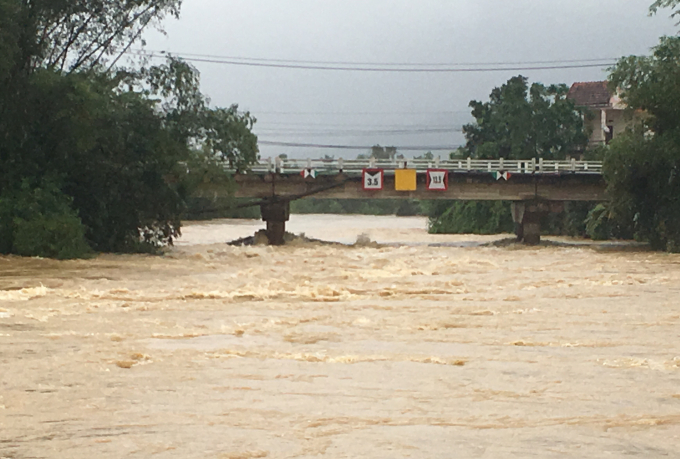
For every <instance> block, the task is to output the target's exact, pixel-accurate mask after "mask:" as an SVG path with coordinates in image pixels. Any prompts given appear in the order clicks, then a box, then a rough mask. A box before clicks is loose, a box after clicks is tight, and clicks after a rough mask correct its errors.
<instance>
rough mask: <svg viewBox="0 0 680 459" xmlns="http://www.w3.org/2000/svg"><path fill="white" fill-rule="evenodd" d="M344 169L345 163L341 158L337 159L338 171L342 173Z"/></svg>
mask: <svg viewBox="0 0 680 459" xmlns="http://www.w3.org/2000/svg"><path fill="white" fill-rule="evenodd" d="M344 169H345V161H344V160H343V159H342V158H338V170H339V171H340V172H342V171H343V170H344Z"/></svg>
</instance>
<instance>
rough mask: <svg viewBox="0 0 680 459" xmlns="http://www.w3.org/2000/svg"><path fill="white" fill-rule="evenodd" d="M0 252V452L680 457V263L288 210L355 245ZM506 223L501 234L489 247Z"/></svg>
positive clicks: (302, 227)
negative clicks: (363, 238)
mask: <svg viewBox="0 0 680 459" xmlns="http://www.w3.org/2000/svg"><path fill="white" fill-rule="evenodd" d="M259 228H262V223H260V222H240V223H238V222H229V221H215V222H207V223H197V224H190V225H188V226H187V227H186V228H185V230H184V233H185V236H184V237H183V239H182V240H181V241H180V242H179V244H178V245H177V246H176V247H175V248H174V249H172V250H170V251H169V252H168V253H167V254H166V255H164V256H161V257H154V256H141V255H139V256H138V255H135V256H131V255H102V256H99V257H97V258H96V259H92V260H80V261H65V262H59V261H53V260H42V259H21V258H16V257H0V458H5V459H6V458H11V459H24V458H69V459H79V458H82V459H85V458H87V459H91V458H123V457H129V458H182V459H187V458H223V459H251V458H322V457H323V458H341V457H343V458H405V457H410V458H447V459H448V458H454V457H455V458H478V457H479V458H526V457H536V458H565V457H569V458H601V457H602V458H618V457H624V456H637V457H642V458H657V457H680V456H679V455H680V339H679V338H680V336H679V331H680V256H678V255H668V254H661V253H652V252H647V251H645V250H643V249H640V248H638V247H634V246H626V245H612V244H593V243H588V242H586V241H564V240H563V242H566V243H565V244H563V245H544V246H540V247H534V248H529V247H521V246H515V245H508V246H498V247H496V246H488V245H485V246H481V245H479V244H478V243H481V242H488V241H491V240H495V239H499V237H491V238H490V237H479V236H431V235H428V234H427V232H426V230H425V220H424V219H421V218H396V217H359V216H357V217H342V216H328V215H326V216H293V220H292V221H291V222H290V224H289V228H290V229H291V230H292V231H296V232H300V231H304V232H306V234H307V236H309V237H314V238H319V239H325V240H336V241H340V242H353V241H354V240H356V239H357V235H358V234H360V233H366V234H368V235H369V236H370V237H371V239H373V240H375V241H377V242H382V243H386V244H387V245H383V246H380V247H375V246H373V245H356V246H343V245H322V244H316V243H299V244H293V245H291V246H285V247H278V248H271V247H262V246H252V247H231V246H228V245H226V244H225V242H226V241H229V240H232V239H237V238H239V237H243V236H247V235H252V234H253V233H254V232H255V230H256V229H259ZM503 237H508V236H501V237H500V239H502V238H503Z"/></svg>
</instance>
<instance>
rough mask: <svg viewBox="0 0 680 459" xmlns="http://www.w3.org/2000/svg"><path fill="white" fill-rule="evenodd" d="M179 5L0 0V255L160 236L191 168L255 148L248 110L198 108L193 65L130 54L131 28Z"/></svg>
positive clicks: (243, 159)
mask: <svg viewBox="0 0 680 459" xmlns="http://www.w3.org/2000/svg"><path fill="white" fill-rule="evenodd" d="M180 5H181V1H180V0H139V1H135V2H128V1H122V0H113V1H112V0H107V1H103V0H68V1H66V0H58V1H55V0H50V1H32V2H26V1H21V0H0V32H2V33H0V139H2V141H0V253H4V254H7V253H16V254H20V255H28V256H35V255H39V256H48V257H56V258H71V257H78V256H83V255H84V254H86V253H88V252H90V251H139V250H144V251H145V250H151V249H153V248H154V247H157V246H160V245H164V244H168V243H172V240H173V239H174V238H175V237H177V236H178V235H179V233H180V225H181V222H180V218H181V215H182V212H183V211H184V207H185V198H186V197H187V196H188V195H189V194H190V193H191V189H192V184H193V183H195V182H196V173H195V171H202V173H201V174H199V175H201V180H202V179H204V178H205V177H204V176H205V175H206V174H209V172H210V170H211V167H212V165H211V162H213V161H215V160H216V159H217V158H219V160H220V161H228V162H229V163H231V164H233V165H235V166H237V167H244V166H246V165H247V164H248V163H249V162H251V161H253V160H255V159H256V157H257V151H258V150H257V138H256V137H255V136H254V135H253V134H252V132H251V128H252V126H253V123H254V121H255V120H254V119H253V118H252V117H251V116H250V115H249V114H247V113H245V114H244V113H240V112H239V111H238V109H237V107H236V106H232V107H229V108H213V107H210V105H209V101H208V100H207V98H206V97H205V96H203V94H201V92H200V90H199V75H198V72H197V71H196V69H194V68H193V67H191V66H190V65H188V64H187V63H185V62H182V61H180V60H177V59H173V58H169V59H168V61H167V62H166V63H164V64H162V65H154V66H148V65H142V64H143V62H142V63H140V64H139V65H137V66H134V65H132V64H131V60H130V58H129V54H127V51H128V50H129V49H130V47H131V46H132V45H133V44H135V43H137V42H139V41H140V40H139V38H140V36H141V34H142V32H143V31H144V30H145V29H146V28H148V27H150V26H154V25H157V24H159V23H160V21H161V20H162V19H163V18H164V17H166V16H177V15H178V14H179V8H180ZM123 62H124V63H126V65H127V66H126V67H124V66H123V65H121V63H123Z"/></svg>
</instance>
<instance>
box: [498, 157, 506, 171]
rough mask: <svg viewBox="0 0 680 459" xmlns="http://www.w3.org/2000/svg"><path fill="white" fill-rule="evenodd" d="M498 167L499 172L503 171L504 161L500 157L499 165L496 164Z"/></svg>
mask: <svg viewBox="0 0 680 459" xmlns="http://www.w3.org/2000/svg"><path fill="white" fill-rule="evenodd" d="M498 166H499V169H500V170H503V169H505V159H504V158H503V157H501V159H500V161H499V163H498Z"/></svg>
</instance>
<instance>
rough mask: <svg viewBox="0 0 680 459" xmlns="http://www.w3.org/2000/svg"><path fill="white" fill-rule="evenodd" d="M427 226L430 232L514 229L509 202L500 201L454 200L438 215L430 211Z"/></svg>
mask: <svg viewBox="0 0 680 459" xmlns="http://www.w3.org/2000/svg"><path fill="white" fill-rule="evenodd" d="M439 210H441V207H439ZM433 213H434V212H433ZM428 226H429V231H430V233H432V234H499V233H512V232H513V231H514V223H513V221H512V213H511V212H510V203H509V202H502V201H489V202H481V201H480V202H477V201H468V202H454V203H453V204H452V205H451V207H450V208H449V209H447V210H445V211H444V212H443V213H442V214H440V215H433V214H432V213H431V214H430V221H429V225H428Z"/></svg>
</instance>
